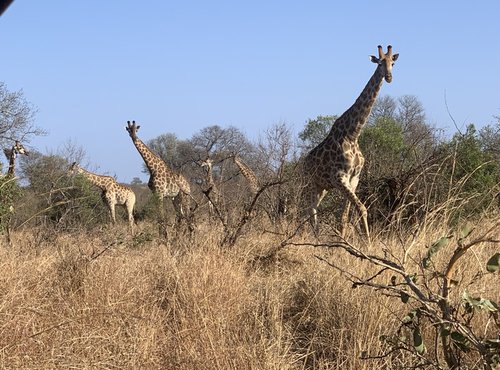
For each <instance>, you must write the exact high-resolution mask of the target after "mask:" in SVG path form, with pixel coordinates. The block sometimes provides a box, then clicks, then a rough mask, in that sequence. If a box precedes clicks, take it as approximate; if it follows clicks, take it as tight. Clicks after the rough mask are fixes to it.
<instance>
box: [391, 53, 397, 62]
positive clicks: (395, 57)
mask: <svg viewBox="0 0 500 370" xmlns="http://www.w3.org/2000/svg"><path fill="white" fill-rule="evenodd" d="M398 58H399V54H394V55H393V56H392V61H393V62H395V61H396V60H398Z"/></svg>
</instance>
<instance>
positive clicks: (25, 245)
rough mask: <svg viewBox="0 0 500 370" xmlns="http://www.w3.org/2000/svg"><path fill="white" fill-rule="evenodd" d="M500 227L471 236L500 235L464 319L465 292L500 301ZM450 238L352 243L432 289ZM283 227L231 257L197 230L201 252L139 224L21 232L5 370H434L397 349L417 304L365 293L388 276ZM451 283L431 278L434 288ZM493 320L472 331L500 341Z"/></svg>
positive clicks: (469, 281)
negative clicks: (497, 263)
mask: <svg viewBox="0 0 500 370" xmlns="http://www.w3.org/2000/svg"><path fill="white" fill-rule="evenodd" d="M496 220H497V218H496V217H491V216H490V217H485V218H482V219H478V220H476V221H475V223H474V224H473V225H471V226H472V227H473V228H472V231H471V234H470V235H469V236H468V238H472V239H474V238H476V237H479V236H481V235H482V234H484V233H486V232H487V231H489V234H488V236H489V238H488V240H489V241H484V242H481V243H478V244H476V245H474V247H473V248H471V249H470V250H468V251H467V253H466V255H465V256H464V257H463V258H461V259H460V260H459V262H458V264H457V266H456V270H455V271H454V274H453V279H454V281H456V285H455V286H454V287H453V288H452V290H451V292H450V300H451V302H454V303H456V305H457V306H460V305H461V303H460V302H461V299H462V298H461V297H462V295H463V293H464V291H465V290H467V291H468V292H470V293H471V294H472V295H474V296H481V297H487V298H488V299H491V300H492V301H496V302H498V301H499V300H500V289H498V286H499V285H498V273H493V274H492V273H486V272H485V266H486V263H487V261H488V259H489V258H490V257H491V255H492V254H494V253H495V252H498V249H499V248H498V243H496V242H495V240H498V239H500V234H499V233H500V230H498V229H500V228H498V227H497V228H496V229H495V222H497V221H496ZM445 225H446V224H445V223H444V222H443V224H442V226H440V225H439V223H433V225H428V227H424V228H421V229H420V231H417V232H416V233H414V234H413V235H412V236H410V235H406V236H404V237H403V236H402V235H398V234H397V233H388V234H385V235H382V234H381V235H375V236H374V237H373V241H372V244H371V246H368V245H367V244H366V242H365V241H363V239H362V238H360V237H359V236H357V234H356V233H355V232H351V235H350V236H349V241H350V244H351V245H353V246H357V247H359V249H360V250H362V251H363V252H365V253H366V254H374V255H380V256H384V255H385V256H390V258H392V259H393V260H395V261H399V262H401V263H404V265H405V266H406V267H407V268H408V270H409V271H413V272H414V273H415V274H417V275H420V274H424V273H423V272H422V271H423V270H422V268H421V267H419V266H420V261H421V260H422V258H423V257H424V256H425V255H426V254H427V252H428V247H429V246H430V245H432V243H433V242H434V241H436V240H438V239H439V238H441V237H443V236H445V235H452V234H455V232H458V228H457V229H456V230H453V229H451V228H450V227H448V226H445ZM272 226H273V225H269V224H268V223H266V222H265V221H259V222H257V221H254V222H252V223H251V224H249V225H248V227H247V228H246V229H245V232H244V233H243V234H242V236H241V237H240V238H239V239H238V240H237V242H236V244H235V245H234V246H232V247H230V248H223V247H220V245H219V242H220V238H221V230H220V229H219V227H218V226H217V223H209V222H206V221H205V222H201V223H199V224H198V225H197V226H196V229H195V232H194V234H193V236H192V238H188V237H187V236H185V237H181V238H178V239H176V240H173V241H171V242H169V243H164V242H162V241H161V240H160V239H158V238H157V236H156V235H157V230H156V228H157V226H156V225H155V223H154V222H142V223H139V225H138V230H136V235H135V236H133V237H132V236H130V235H129V234H128V231H127V229H126V226H125V222H120V223H119V224H118V225H115V226H111V225H109V226H105V227H102V228H95V229H93V230H91V231H85V230H75V231H74V232H64V233H59V232H58V233H55V232H53V231H51V230H50V229H45V228H43V227H40V228H30V229H26V230H18V231H15V232H13V233H12V235H11V237H12V245H10V246H8V245H7V244H5V243H4V244H3V245H2V246H1V247H0V271H1V274H0V367H1V368H4V369H21V368H23V369H48V368H68V369H69V368H71V369H84V368H86V369H88V368H99V369H138V368H147V369H160V368H161V369H373V368H389V369H403V368H404V369H406V368H413V367H414V366H415V367H416V366H417V365H418V364H421V365H422V364H423V365H425V363H424V362H422V361H419V356H418V354H417V355H416V354H415V353H412V352H411V351H409V350H404V349H403V350H397V351H396V350H394V346H391V344H390V342H389V341H388V340H383V338H389V337H391V336H393V335H396V334H397V333H399V335H403V334H404V333H405V331H406V332H408V330H407V328H405V325H404V324H403V322H404V317H405V315H407V313H408V312H409V311H411V309H412V308H414V307H415V305H414V306H412V300H410V302H408V303H403V300H402V299H401V297H398V296H397V295H394V294H392V295H391V294H387V293H386V292H385V291H384V290H383V289H377V288H376V287H368V286H364V285H362V284H361V285H357V284H353V281H355V279H354V276H359V277H360V278H361V279H368V278H371V277H373V276H374V275H376V274H377V272H379V271H380V270H381V269H380V268H379V267H378V266H375V265H373V264H372V263H370V262H369V261H366V260H362V259H360V258H356V257H354V256H353V255H351V254H348V253H346V251H345V249H342V248H339V247H336V246H335V244H334V243H331V244H329V243H330V242H331V241H332V240H334V239H335V237H334V236H333V232H330V231H329V230H328V228H326V227H325V228H324V230H323V231H322V234H321V237H320V239H319V240H318V239H316V238H315V237H314V236H313V235H311V234H308V233H305V234H303V235H301V236H296V237H294V238H292V239H291V240H290V241H289V242H290V243H283V241H284V237H283V235H280V234H277V233H270V232H266V229H267V230H270V229H272ZM496 226H498V224H497V225H496ZM286 228H287V225H285V226H283V227H282V229H286ZM492 228H493V229H492ZM309 243H311V244H312V245H304V244H309ZM295 244H297V245H295ZM320 245H327V246H320ZM328 245H329V246H328ZM456 245H457V244H456V239H452V241H451V243H449V244H448V245H446V246H444V248H442V249H441V250H440V251H439V253H436V255H435V256H434V260H433V266H435V269H436V270H439V269H440V268H442V267H443V266H446V264H447V263H448V261H449V260H450V257H451V255H452V254H453V252H454V250H455V248H456ZM404 256H405V257H407V258H406V259H404ZM403 259H404V262H402V261H403ZM332 265H335V266H337V268H335V267H332ZM339 267H340V268H339ZM393 275H394V274H392V273H391V272H390V271H382V273H380V274H379V275H377V276H375V277H374V279H373V280H370V282H377V283H379V284H386V285H390V280H391V278H392V276H393ZM433 279H434V281H433ZM438 279H439V277H438V276H435V277H434V278H432V277H430V278H429V285H430V286H432V284H435V283H436V280H438ZM393 283H394V281H393ZM431 288H432V287H431ZM479 311H482V310H478V312H477V314H476V315H475V316H474V317H473V318H471V320H470V321H469V325H470V326H471V327H472V328H473V329H474V330H475V332H476V333H478V334H479V335H483V336H490V337H494V336H495V335H496V333H498V327H496V326H495V322H494V321H492V319H491V317H489V316H488V315H487V314H486V313H485V312H479ZM483 311H484V310H483ZM422 325H423V326H422V336H423V338H424V340H425V342H426V345H427V350H428V351H431V352H433V351H435V353H432V356H431V357H433V358H437V359H438V360H439V359H441V363H443V362H444V361H443V360H442V357H443V353H441V349H440V347H439V346H434V344H435V342H434V341H435V340H437V339H436V335H435V331H434V329H433V325H432V324H430V323H426V324H425V323H423V324H422ZM408 333H409V334H408ZM408 333H407V334H408V335H409V336H410V337H411V331H409V332H408ZM409 343H410V344H411V340H409ZM434 348H437V349H436V350H434ZM410 349H411V345H410ZM461 361H462V363H463V364H464V365H463V368H470V369H472V368H478V369H480V368H483V364H482V363H481V361H480V359H479V356H477V354H476V353H475V352H474V351H467V352H464V354H463V357H462V358H461ZM427 365H428V366H430V368H433V367H432V365H430V364H427Z"/></svg>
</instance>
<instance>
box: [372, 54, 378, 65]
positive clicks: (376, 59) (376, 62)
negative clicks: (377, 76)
mask: <svg viewBox="0 0 500 370" xmlns="http://www.w3.org/2000/svg"><path fill="white" fill-rule="evenodd" d="M370 60H371V61H372V63H375V64H379V63H380V59H379V58H377V57H376V56H375V55H370Z"/></svg>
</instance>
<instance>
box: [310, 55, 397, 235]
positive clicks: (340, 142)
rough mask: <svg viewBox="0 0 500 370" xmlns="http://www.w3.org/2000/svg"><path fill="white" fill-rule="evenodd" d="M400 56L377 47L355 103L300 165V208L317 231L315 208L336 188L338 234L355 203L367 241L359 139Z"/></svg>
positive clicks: (362, 162)
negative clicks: (370, 71) (371, 68)
mask: <svg viewBox="0 0 500 370" xmlns="http://www.w3.org/2000/svg"><path fill="white" fill-rule="evenodd" d="M398 56H399V54H393V53H392V46H390V45H389V46H388V47H387V53H385V54H384V52H383V49H382V46H380V45H379V46H378V58H377V57H375V56H373V55H372V56H371V57H370V59H371V61H372V62H373V63H375V64H377V68H376V69H375V72H374V73H373V75H372V77H371V78H370V80H369V81H368V83H367V84H366V86H365V88H364V89H363V91H362V92H361V94H360V95H359V97H358V98H357V99H356V101H355V102H354V104H353V105H352V106H351V107H350V108H349V109H348V110H346V111H345V112H344V113H343V114H342V115H341V116H340V117H339V118H338V119H337V120H336V121H335V123H334V124H333V126H332V128H331V130H330V132H329V134H328V136H327V137H326V138H325V139H324V140H323V141H322V142H321V143H320V144H319V145H318V146H316V147H315V148H313V149H312V150H311V151H310V152H309V153H308V154H307V156H306V157H305V158H304V162H303V164H302V165H303V166H302V179H303V181H304V184H303V188H302V207H303V211H304V212H305V213H307V215H308V217H309V220H310V222H311V224H312V225H313V228H314V229H315V231H317V212H318V206H319V204H320V203H321V200H322V199H323V197H324V196H325V195H326V193H327V192H328V191H329V190H331V189H333V188H337V189H339V190H340V191H341V192H342V193H343V195H344V197H345V204H344V210H343V212H342V220H341V223H342V227H341V233H342V235H343V234H344V231H345V227H346V224H347V221H348V218H349V207H350V204H351V203H354V206H355V207H356V209H357V211H358V212H359V213H360V215H361V218H362V220H363V227H364V232H365V234H366V236H367V238H368V239H369V238H370V233H369V229H368V214H367V211H366V207H365V206H364V205H363V203H362V202H361V201H360V200H359V198H358V197H357V196H356V188H357V186H358V182H359V175H360V173H361V170H362V168H363V164H364V161H365V160H364V157H363V154H362V153H361V150H360V149H359V145H358V137H359V135H360V133H361V129H362V128H363V126H364V124H365V123H366V120H367V118H368V116H369V114H370V112H371V109H372V107H373V104H374V103H375V100H376V98H377V95H378V93H379V91H380V88H381V86H382V82H383V81H384V79H385V81H387V82H388V83H390V82H391V81H392V66H393V65H394V62H395V61H396V60H397V59H398Z"/></svg>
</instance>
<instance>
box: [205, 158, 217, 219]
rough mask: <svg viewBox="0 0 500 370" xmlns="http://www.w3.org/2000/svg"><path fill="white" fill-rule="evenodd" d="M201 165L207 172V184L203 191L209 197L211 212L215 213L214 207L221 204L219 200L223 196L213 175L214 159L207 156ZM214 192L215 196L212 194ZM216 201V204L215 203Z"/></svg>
mask: <svg viewBox="0 0 500 370" xmlns="http://www.w3.org/2000/svg"><path fill="white" fill-rule="evenodd" d="M201 167H203V168H204V169H205V171H206V172H207V184H206V187H205V188H204V189H203V193H204V194H205V195H206V196H207V198H208V206H209V212H210V214H213V213H214V211H215V210H214V207H217V206H219V200H220V197H221V193H220V191H219V189H218V187H217V185H216V184H215V181H214V177H213V160H212V158H210V157H207V159H205V160H204V161H201ZM212 194H213V196H212ZM214 203H215V204H214Z"/></svg>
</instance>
